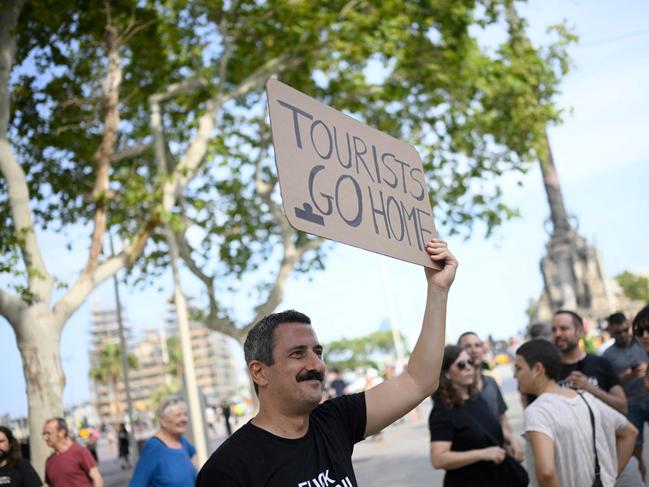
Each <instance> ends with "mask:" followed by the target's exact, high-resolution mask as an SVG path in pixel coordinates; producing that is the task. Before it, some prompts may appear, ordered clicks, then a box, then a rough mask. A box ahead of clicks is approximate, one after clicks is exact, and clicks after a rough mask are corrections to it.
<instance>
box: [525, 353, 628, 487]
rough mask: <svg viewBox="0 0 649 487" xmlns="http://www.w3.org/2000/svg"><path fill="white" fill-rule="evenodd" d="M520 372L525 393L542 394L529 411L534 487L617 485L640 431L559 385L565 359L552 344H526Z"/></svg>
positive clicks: (529, 461) (527, 428) (599, 404)
mask: <svg viewBox="0 0 649 487" xmlns="http://www.w3.org/2000/svg"><path fill="white" fill-rule="evenodd" d="M514 369H515V374H514V376H515V377H516V379H517V380H518V384H519V387H520V390H521V392H523V393H527V394H534V395H536V396H537V399H536V400H535V401H534V402H533V403H532V404H530V405H529V406H528V407H527V409H525V413H524V418H525V426H524V430H525V437H526V438H527V441H528V442H529V446H530V448H528V449H527V455H526V456H527V458H526V460H527V467H528V469H529V472H530V480H531V485H532V486H537V485H539V486H558V485H562V486H564V485H565V486H570V487H591V486H604V487H612V486H613V485H614V484H615V480H616V478H617V477H618V475H619V474H620V472H622V470H623V469H624V467H625V465H626V464H627V462H628V461H629V458H630V457H631V454H632V452H633V447H634V443H635V437H636V435H637V434H638V431H637V429H636V428H635V427H634V426H633V425H632V424H631V423H630V422H629V421H627V419H626V418H625V417H624V416H623V415H622V414H620V413H619V412H617V411H616V410H615V409H613V408H611V407H609V406H607V405H606V404H604V403H603V402H602V401H600V400H599V399H597V398H596V397H594V396H593V395H592V394H590V393H588V392H580V393H577V392H575V391H574V390H572V389H567V388H563V387H561V386H559V385H558V384H557V380H558V379H559V374H560V372H561V356H560V354H559V351H558V350H557V349H556V347H555V346H554V345H553V344H552V343H550V342H547V341H545V340H531V341H529V342H527V343H525V344H523V345H521V347H520V348H519V349H518V350H517V351H516V359H515V365H514ZM597 481H599V482H600V483H597Z"/></svg>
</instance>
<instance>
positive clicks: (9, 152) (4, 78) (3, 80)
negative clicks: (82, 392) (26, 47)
mask: <svg viewBox="0 0 649 487" xmlns="http://www.w3.org/2000/svg"><path fill="white" fill-rule="evenodd" d="M23 4H24V2H23V1H22V0H7V1H4V2H2V3H1V4H0V5H1V7H0V173H2V175H3V176H4V178H5V181H6V183H7V188H8V190H9V207H10V210H11V217H12V220H13V224H14V234H15V236H16V239H17V240H18V242H19V246H20V250H21V253H22V258H23V262H24V263H25V269H26V270H27V281H28V287H29V290H30V292H31V293H32V294H33V295H34V297H35V299H36V300H38V301H40V302H44V303H49V300H50V299H51V296H52V284H53V282H54V281H53V279H52V277H51V276H50V275H49V273H48V271H47V268H46V266H45V262H44V260H43V256H42V255H41V251H40V248H39V246H38V241H37V239H36V234H35V232H34V221H33V218H32V211H31V208H30V206H29V202H30V199H29V188H28V187H27V181H26V178H25V172H24V171H23V169H22V167H21V166H20V164H19V163H18V161H17V160H16V157H15V155H14V152H13V149H12V147H11V144H10V143H9V140H8V139H7V131H8V129H9V113H10V110H9V102H10V98H9V77H10V75H11V69H12V67H13V64H14V56H15V53H16V37H15V35H14V32H15V29H16V25H17V23H18V16H19V15H20V11H21V9H22V6H23Z"/></svg>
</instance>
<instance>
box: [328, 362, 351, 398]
mask: <svg viewBox="0 0 649 487" xmlns="http://www.w3.org/2000/svg"><path fill="white" fill-rule="evenodd" d="M346 387H347V383H346V382H345V381H344V380H343V378H342V377H341V375H340V370H339V369H336V368H334V369H331V382H330V383H329V389H330V391H331V392H330V394H329V395H330V397H340V396H342V395H343V394H345V388H346Z"/></svg>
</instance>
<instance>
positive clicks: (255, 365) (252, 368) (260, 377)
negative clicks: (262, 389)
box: [248, 360, 268, 386]
mask: <svg viewBox="0 0 649 487" xmlns="http://www.w3.org/2000/svg"><path fill="white" fill-rule="evenodd" d="M248 372H249V373H250V377H252V381H253V382H254V383H255V384H257V385H258V386H265V385H268V378H267V377H266V365H265V364H263V363H261V362H260V361H259V360H252V361H251V362H250V363H249V364H248Z"/></svg>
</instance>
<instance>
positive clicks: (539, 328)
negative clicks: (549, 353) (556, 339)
mask: <svg viewBox="0 0 649 487" xmlns="http://www.w3.org/2000/svg"><path fill="white" fill-rule="evenodd" d="M528 333H529V335H530V340H536V339H537V338H544V339H548V338H549V337H550V335H552V328H551V327H550V325H548V324H547V323H543V322H540V321H539V322H537V323H533V324H531V325H530V328H529V331H528Z"/></svg>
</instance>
